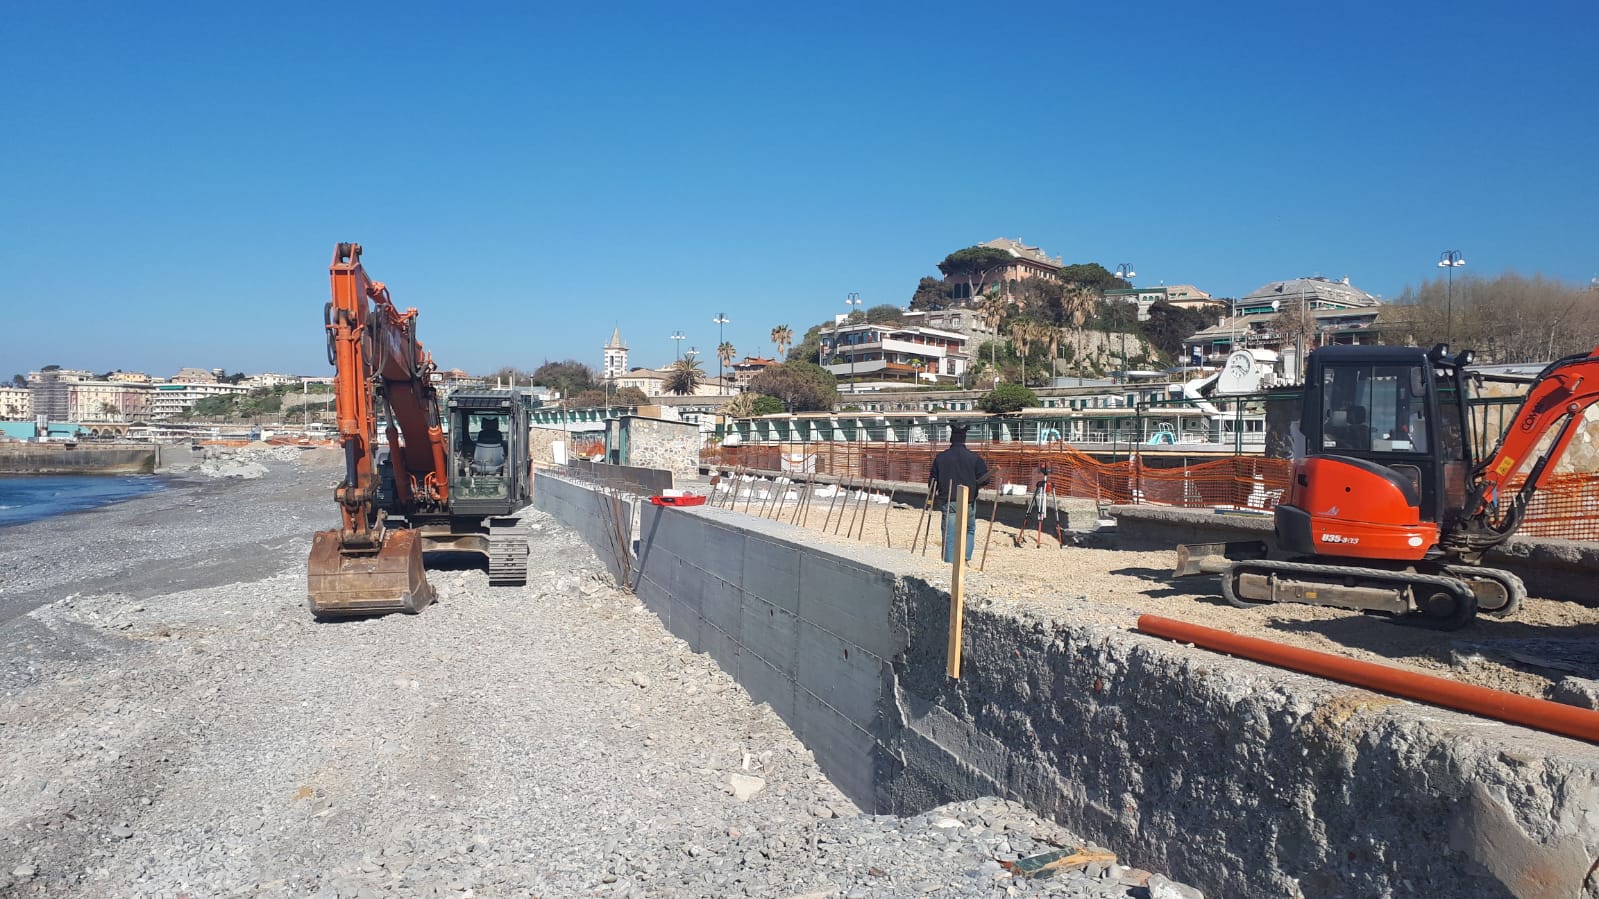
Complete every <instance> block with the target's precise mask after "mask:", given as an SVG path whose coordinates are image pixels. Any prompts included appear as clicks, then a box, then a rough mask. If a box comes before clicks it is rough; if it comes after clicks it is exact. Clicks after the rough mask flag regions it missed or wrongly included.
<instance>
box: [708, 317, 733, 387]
mask: <svg viewBox="0 0 1599 899" xmlns="http://www.w3.org/2000/svg"><path fill="white" fill-rule="evenodd" d="M730 321H732V319H730V318H728V317H727V313H725V312H718V313H716V317H715V318H713V319H711V324H713V325H715V326H716V392H717V393H718V394H724V393H726V392H727V383H726V380H725V379H724V378H723V376H722V364H723V360H722V344H724V343H726V342H727V341H725V340H723V339H722V327H723V326H724V325H726V324H727V323H728V322H730Z"/></svg>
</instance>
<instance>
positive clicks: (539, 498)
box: [528, 471, 653, 583]
mask: <svg viewBox="0 0 1599 899" xmlns="http://www.w3.org/2000/svg"><path fill="white" fill-rule="evenodd" d="M636 505H638V503H637V502H636V501H634V500H624V501H622V503H621V507H622V514H621V521H622V522H623V524H622V526H621V531H620V534H621V536H620V537H619V536H618V529H617V524H616V522H617V516H616V514H615V511H614V509H613V507H612V505H611V499H610V497H608V496H605V495H604V494H602V493H600V492H599V491H598V490H596V489H593V488H591V487H588V486H586V485H583V484H579V483H576V482H573V481H567V480H564V479H562V478H559V477H555V476H554V475H550V474H546V473H545V472H543V471H539V472H538V473H536V474H535V475H534V477H533V507H534V508H535V509H538V510H539V511H541V512H547V513H549V514H550V515H552V516H554V517H555V518H556V520H558V521H560V522H561V523H562V524H564V525H566V526H567V527H569V528H571V529H572V530H574V531H577V532H578V534H579V535H580V536H582V538H583V542H585V543H587V544H588V545H589V546H591V547H593V549H594V554H595V555H596V556H598V557H599V559H600V561H601V562H602V563H604V564H605V567H606V570H608V571H610V573H611V577H613V578H615V579H616V581H617V583H626V582H627V581H628V580H629V578H630V577H631V572H630V571H629V568H628V566H627V565H626V564H624V558H626V559H630V558H631V552H630V547H629V546H627V545H626V544H627V543H630V542H631V541H632V538H631V537H630V536H628V535H629V534H631V533H632V531H633V518H634V514H635V513H634V507H635V506H636ZM651 508H653V507H651ZM538 564H539V560H538V558H537V557H536V556H535V557H533V558H530V559H529V560H528V567H529V568H530V569H532V568H535V567H536V566H537V565H538Z"/></svg>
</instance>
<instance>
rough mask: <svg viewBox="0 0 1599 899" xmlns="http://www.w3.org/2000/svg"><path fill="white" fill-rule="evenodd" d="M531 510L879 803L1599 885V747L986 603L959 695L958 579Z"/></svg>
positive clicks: (863, 559)
mask: <svg viewBox="0 0 1599 899" xmlns="http://www.w3.org/2000/svg"><path fill="white" fill-rule="evenodd" d="M535 504H536V505H537V506H538V507H539V508H540V509H542V510H544V511H546V512H549V513H550V514H552V515H554V516H555V517H556V518H557V519H559V520H560V521H561V522H563V523H564V524H566V525H567V526H569V527H572V528H574V529H575V530H577V531H578V532H579V533H580V534H582V535H583V537H584V538H585V539H586V540H587V541H588V542H589V543H590V544H591V545H593V546H594V548H595V550H596V552H597V554H598V555H599V556H600V557H601V558H602V559H605V560H607V563H608V564H610V565H611V566H612V569H613V571H612V573H613V574H614V575H616V576H617V577H618V578H619V579H625V580H626V581H627V582H628V583H629V584H630V585H631V586H632V588H633V589H634V591H635V592H636V593H637V595H638V596H639V598H640V600H641V601H643V602H644V603H645V605H646V606H647V607H649V608H650V609H651V610H653V611H654V612H655V613H656V614H657V615H659V616H660V618H661V620H662V621H663V622H664V623H665V624H666V626H667V627H668V628H669V629H670V630H671V632H672V633H674V634H675V635H677V636H678V637H679V638H681V639H683V640H684V641H686V642H687V643H688V644H689V645H690V646H692V647H693V648H694V649H695V650H697V651H700V652H704V653H707V654H709V655H710V656H712V657H713V658H715V659H716V661H717V662H718V664H719V665H720V666H721V667H722V668H723V669H724V670H726V671H727V672H728V673H729V674H731V675H732V676H734V677H735V678H737V679H738V681H739V682H740V683H741V684H742V685H743V686H744V688H745V689H746V690H747V691H748V692H749V693H750V695H751V696H752V697H754V698H755V699H756V700H757V701H760V702H766V703H769V704H770V705H771V706H772V708H773V709H774V710H776V711H777V712H778V714H780V715H781V716H782V717H783V718H784V720H785V721H787V722H788V723H789V725H790V727H792V728H793V730H794V732H795V734H796V735H797V736H798V737H799V738H800V739H801V740H803V741H804V742H805V744H806V745H807V746H808V747H809V748H810V749H811V750H812V751H813V752H814V753H815V755H816V757H817V759H818V761H819V762H820V763H821V765H822V768H823V770H824V771H826V772H827V774H828V776H829V777H830V778H832V780H833V781H834V783H835V784H837V785H838V786H839V788H840V789H842V790H844V791H845V792H846V793H847V794H849V795H850V797H851V798H852V799H853V800H854V801H855V802H856V803H857V804H859V805H860V806H861V807H862V808H864V809H868V810H871V811H875V812H878V813H892V814H912V813H916V812H920V811H923V810H926V809H928V808H931V807H933V806H936V805H939V804H942V803H945V802H951V801H958V800H963V799H970V798H974V797H977V796H983V795H1000V796H1005V797H1008V798H1012V799H1015V800H1018V801H1020V802H1023V803H1025V804H1026V805H1028V806H1029V807H1031V808H1032V809H1033V810H1035V811H1036V812H1037V813H1039V814H1041V815H1044V816H1046V817H1051V818H1054V819H1055V820H1057V821H1059V822H1060V823H1062V824H1063V825H1065V826H1067V827H1069V828H1071V829H1073V830H1075V831H1077V832H1078V833H1082V834H1084V835H1085V836H1087V837H1089V838H1091V839H1094V840H1097V841H1099V842H1102V843H1104V844H1105V845H1108V846H1113V847H1116V848H1117V849H1118V851H1119V852H1120V853H1121V854H1122V855H1123V857H1124V858H1125V859H1126V860H1128V861H1129V862H1130V863H1132V864H1137V865H1140V866H1142V867H1146V868H1150V869H1151V870H1166V871H1170V872H1171V873H1172V874H1173V876H1175V877H1178V878H1180V879H1182V880H1184V881H1187V882H1189V883H1193V884H1195V885H1197V886H1200V887H1201V888H1203V889H1204V890H1205V891H1206V894H1207V895H1212V896H1243V895H1247V896H1256V897H1272V896H1281V897H1297V896H1360V897H1369V896H1411V895H1419V894H1422V893H1426V894H1428V895H1439V896H1475V897H1510V896H1514V897H1566V896H1591V895H1599V892H1596V885H1595V883H1594V881H1593V879H1592V878H1591V877H1590V872H1591V871H1592V870H1593V869H1594V867H1595V860H1594V853H1595V851H1596V847H1599V748H1596V747H1594V746H1590V745H1588V744H1586V743H1581V742H1577V741H1573V740H1568V739H1564V738H1560V737H1556V736H1551V735H1547V734H1542V733H1538V732H1534V731H1529V730H1525V729H1522V728H1517V727H1513V726H1509V725H1504V724H1500V723H1497V722H1491V721H1485V720H1482V719H1477V718H1473V717H1470V716H1466V715H1462V714H1457V713H1454V712H1449V711H1445V710H1442V709H1434V708H1429V707H1425V706H1418V705H1414V704H1410V703H1406V702H1402V701H1400V700H1396V699H1393V698H1390V697H1386V696H1381V695H1377V694H1373V693H1369V692H1366V691H1363V690H1358V689H1354V688H1350V687H1346V686H1343V685H1340V684H1336V683H1331V682H1328V681H1323V680H1320V679H1317V678H1313V677H1309V676H1304V675H1298V674H1293V673H1288V672H1284V671H1279V670H1276V669H1271V668H1266V667H1263V666H1259V665H1256V664H1253V663H1249V662H1245V661H1240V660H1235V659H1231V658H1227V657H1224V656H1218V655H1214V654H1211V653H1208V652H1205V651H1203V650H1198V649H1194V648H1191V647H1185V646H1180V645H1174V644H1170V643H1166V642H1164V641H1160V640H1156V639H1153V638H1150V637H1146V636H1144V635H1141V634H1137V633H1133V632H1129V631H1127V630H1124V629H1122V628H1119V627H1114V626H1110V625H1106V624H1103V623H1092V622H1090V621H1088V620H1087V619H1088V617H1091V616H1084V618H1083V619H1082V620H1076V621H1074V620H1072V619H1070V618H1065V617H1057V618H1038V617H1024V616H1018V615H1014V614H1008V613H999V612H996V611H995V610H994V609H992V608H969V609H968V611H967V615H966V618H965V625H964V640H963V646H964V654H965V655H964V664H963V676H962V677H961V678H960V679H959V680H952V679H950V678H948V677H947V676H946V675H945V652H946V644H947V640H948V608H949V595H948V592H947V590H946V587H945V585H946V584H947V579H948V572H947V569H945V568H944V567H943V566H941V565H938V564H936V563H931V562H929V561H927V560H924V559H922V558H919V557H913V556H910V555H908V554H906V553H903V552H900V553H896V552H893V551H888V550H881V549H870V548H862V549H860V550H859V551H854V552H849V553H848V554H843V553H841V552H840V551H839V548H837V547H822V546H818V545H816V544H815V542H814V541H813V540H807V534H806V533H805V532H804V531H800V530H798V529H794V528H790V527H788V526H786V525H784V524H781V523H777V522H772V521H767V520H764V519H758V518H751V517H749V516H743V515H738V514H735V513H730V512H727V511H724V510H719V509H712V508H705V507H699V508H688V509H676V508H661V507H656V506H653V505H650V504H647V503H637V502H633V501H625V502H624V501H618V499H617V498H616V497H615V496H614V495H612V494H610V493H609V492H607V491H602V490H601V489H600V488H596V487H593V486H590V485H585V484H581V483H578V482H574V481H569V480H564V479H562V478H559V477H556V476H547V475H543V474H541V475H540V477H539V479H538V482H537V487H536V489H535ZM619 521H620V522H622V525H621V527H618V522H619Z"/></svg>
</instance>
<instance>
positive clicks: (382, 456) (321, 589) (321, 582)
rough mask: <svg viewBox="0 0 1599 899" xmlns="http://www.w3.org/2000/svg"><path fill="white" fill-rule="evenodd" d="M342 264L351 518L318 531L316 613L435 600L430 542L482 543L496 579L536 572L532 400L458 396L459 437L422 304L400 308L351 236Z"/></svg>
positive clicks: (337, 263) (333, 316) (313, 566)
mask: <svg viewBox="0 0 1599 899" xmlns="http://www.w3.org/2000/svg"><path fill="white" fill-rule="evenodd" d="M330 275H331V278H332V284H333V299H332V300H331V301H330V302H329V303H328V304H327V306H326V307H325V308H324V310H323V320H324V321H323V324H324V326H325V329H326V333H327V343H328V362H329V363H331V364H332V365H333V366H334V367H335V377H334V390H335V395H336V402H337V410H338V413H337V414H338V428H339V438H338V439H339V444H340V445H341V447H342V448H343V450H344V481H343V483H341V484H340V485H339V486H338V488H337V489H336V490H335V492H334V496H335V498H336V499H337V501H338V504H339V511H340V513H341V515H342V516H343V521H342V524H341V525H340V527H339V529H338V530H328V531H320V532H318V533H317V535H316V537H315V538H314V539H313V541H312V544H311V557H310V569H309V582H308V586H309V593H310V597H309V600H310V606H311V612H312V614H313V615H315V616H317V617H318V618H327V617H336V616H349V615H372V614H381V613H384V612H413V613H414V612H419V611H421V610H422V609H423V608H424V607H425V606H427V604H428V603H430V602H432V601H433V598H434V592H433V587H432V585H430V584H429V583H428V581H427V577H426V575H425V574H424V572H423V569H422V551H423V549H424V548H437V549H450V550H463V551H468V552H474V551H475V552H479V553H482V554H484V555H486V556H488V558H489V581H490V583H491V584H521V583H525V582H526V580H527V555H528V550H527V532H526V530H525V529H524V528H523V527H522V523H521V519H520V517H519V515H518V514H517V513H518V511H519V510H520V509H522V508H523V507H524V506H526V505H527V501H528V498H529V493H530V487H529V483H530V478H531V471H530V470H529V465H528V459H529V454H528V447H527V422H528V416H527V408H528V406H527V403H526V399H527V398H526V397H524V396H522V395H520V394H518V393H517V392H515V391H506V390H476V391H458V392H455V393H452V394H451V395H450V396H449V399H448V401H447V406H448V409H449V418H448V426H449V430H450V434H451V435H452V436H453V437H454V441H453V444H454V445H453V446H452V441H451V440H450V439H449V438H447V437H446V432H445V423H444V422H443V421H441V418H440V402H439V394H438V390H437V388H436V387H435V382H436V381H437V380H438V375H437V373H436V369H435V367H434V365H433V358H432V356H431V355H429V354H428V353H427V352H425V351H424V350H423V349H422V344H421V343H419V342H418V341H417V339H416V316H417V312H416V310H415V309H407V310H406V311H405V312H400V311H399V310H398V309H396V308H395V307H394V304H393V302H391V301H390V299H389V291H388V288H387V287H385V286H384V285H383V284H382V283H381V282H378V281H371V280H368V278H367V275H366V271H365V269H363V268H362V266H361V247H360V245H359V244H353V243H341V244H339V245H338V247H337V248H336V249H335V250H334V255H333V265H332V267H331V269H330ZM380 427H381V429H382V433H383V438H384V439H383V440H382V441H380V440H379V439H378V436H379V430H380Z"/></svg>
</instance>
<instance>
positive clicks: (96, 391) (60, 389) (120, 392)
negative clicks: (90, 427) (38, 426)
mask: <svg viewBox="0 0 1599 899" xmlns="http://www.w3.org/2000/svg"><path fill="white" fill-rule="evenodd" d="M51 374H54V372H46V373H45V375H46V377H45V378H44V379H43V380H41V381H40V382H39V383H37V384H35V385H33V388H32V391H31V392H32V394H33V397H32V399H33V414H35V415H43V416H45V417H46V418H47V419H49V420H50V421H70V422H129V421H145V420H147V419H149V417H150V398H151V393H152V391H151V385H149V384H137V383H126V382H122V381H101V380H87V379H78V378H51V377H49V375H51Z"/></svg>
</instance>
